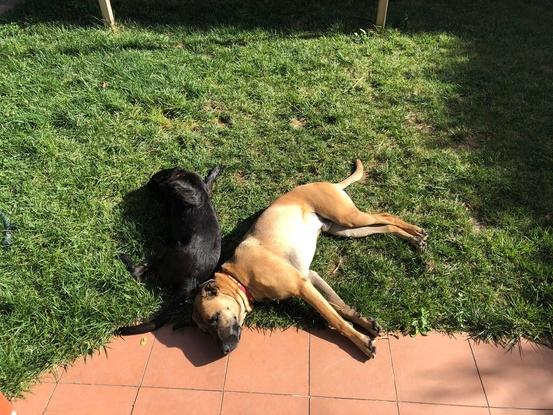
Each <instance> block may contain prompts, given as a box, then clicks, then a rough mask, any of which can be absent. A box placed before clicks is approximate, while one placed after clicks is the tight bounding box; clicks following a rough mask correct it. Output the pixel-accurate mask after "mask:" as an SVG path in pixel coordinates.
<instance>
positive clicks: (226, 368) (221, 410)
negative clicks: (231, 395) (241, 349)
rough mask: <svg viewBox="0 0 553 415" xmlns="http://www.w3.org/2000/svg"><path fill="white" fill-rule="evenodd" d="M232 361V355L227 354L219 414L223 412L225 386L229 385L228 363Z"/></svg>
mask: <svg viewBox="0 0 553 415" xmlns="http://www.w3.org/2000/svg"><path fill="white" fill-rule="evenodd" d="M229 361H230V356H229V355H227V364H226V365H225V377H224V379H223V389H222V391H221V406H219V415H221V413H222V412H223V401H224V400H225V386H227V374H228V364H229Z"/></svg>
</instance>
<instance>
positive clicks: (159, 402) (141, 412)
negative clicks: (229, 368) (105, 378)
mask: <svg viewBox="0 0 553 415" xmlns="http://www.w3.org/2000/svg"><path fill="white" fill-rule="evenodd" d="M222 395H223V393H222V392H211V391H196V390H183V389H157V388H140V392H138V397H137V398H136V402H135V404H134V410H133V415H151V414H163V415H182V414H186V413H190V414H194V415H219V410H220V409H221V399H222ZM192 408H193V409H192Z"/></svg>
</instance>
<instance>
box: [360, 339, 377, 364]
mask: <svg viewBox="0 0 553 415" xmlns="http://www.w3.org/2000/svg"><path fill="white" fill-rule="evenodd" d="M363 337H364V339H363V344H362V345H361V346H360V347H359V348H360V349H361V351H362V352H363V353H365V354H366V355H367V357H368V358H369V359H374V357H375V356H376V346H375V345H374V341H373V340H372V339H370V338H369V337H367V336H363ZM358 346H359V345H358Z"/></svg>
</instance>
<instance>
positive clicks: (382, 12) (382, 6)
mask: <svg viewBox="0 0 553 415" xmlns="http://www.w3.org/2000/svg"><path fill="white" fill-rule="evenodd" d="M387 12H388V0H378V10H377V11H376V26H378V27H381V28H384V26H385V25H386V14H387Z"/></svg>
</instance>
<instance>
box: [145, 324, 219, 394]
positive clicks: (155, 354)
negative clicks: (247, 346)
mask: <svg viewBox="0 0 553 415" xmlns="http://www.w3.org/2000/svg"><path fill="white" fill-rule="evenodd" d="M155 336H156V342H155V344H154V348H153V350H152V354H151V356H150V361H149V363H148V367H147V368H146V374H145V375H144V381H143V382H142V385H143V386H157V387H168V388H190V389H208V390H222V389H223V382H224V380H225V371H226V365H227V358H226V357H224V356H223V355H222V354H221V352H220V351H219V350H218V348H217V345H216V343H215V341H214V340H213V339H212V338H211V337H210V336H208V335H207V334H204V333H202V332H200V330H199V329H197V328H196V327H186V328H185V329H184V330H177V331H173V329H172V328H171V327H169V326H166V327H164V328H162V329H160V330H159V331H158V332H157V333H156V334H155Z"/></svg>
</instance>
